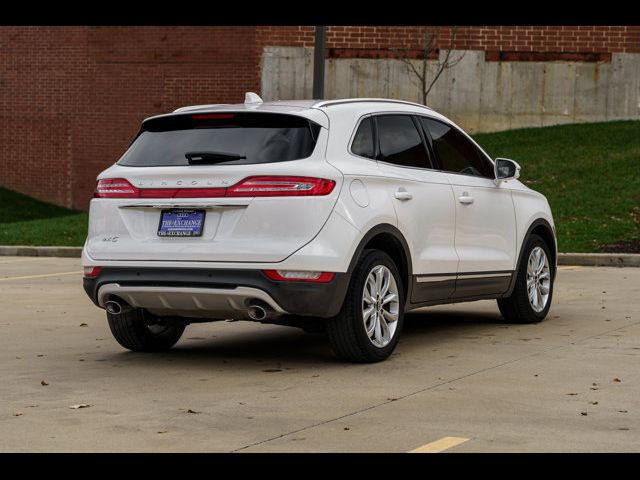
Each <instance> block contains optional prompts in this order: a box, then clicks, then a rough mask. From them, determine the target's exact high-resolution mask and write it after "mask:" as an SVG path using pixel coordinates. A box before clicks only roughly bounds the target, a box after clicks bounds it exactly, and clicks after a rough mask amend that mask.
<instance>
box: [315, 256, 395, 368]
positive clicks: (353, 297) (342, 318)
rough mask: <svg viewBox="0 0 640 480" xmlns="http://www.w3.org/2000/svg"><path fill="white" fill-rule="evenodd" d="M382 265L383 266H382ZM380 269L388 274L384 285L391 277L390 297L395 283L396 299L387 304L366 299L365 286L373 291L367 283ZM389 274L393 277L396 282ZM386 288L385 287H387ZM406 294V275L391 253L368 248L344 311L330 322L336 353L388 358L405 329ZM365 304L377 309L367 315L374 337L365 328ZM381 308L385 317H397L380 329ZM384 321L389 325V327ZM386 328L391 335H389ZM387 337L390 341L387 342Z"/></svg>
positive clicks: (352, 357) (353, 357) (344, 356)
mask: <svg viewBox="0 0 640 480" xmlns="http://www.w3.org/2000/svg"><path fill="white" fill-rule="evenodd" d="M379 267H383V268H382V269H380V268H379ZM376 269H378V270H377V272H378V273H380V274H381V275H385V277H384V278H383V280H382V282H383V287H384V285H385V283H384V282H385V279H388V282H387V283H386V285H388V286H389V290H388V293H387V297H388V296H389V295H390V293H392V290H393V288H394V287H395V289H396V295H397V299H396V301H389V302H388V303H386V304H384V305H383V304H382V303H379V302H378V303H367V300H365V286H366V287H367V292H369V291H370V285H367V280H368V279H369V277H370V275H372V274H373V275H374V279H375V278H376V277H375V273H374V270H376ZM385 269H386V270H385ZM388 274H390V275H391V277H393V282H392V281H391V279H390V277H389V276H388ZM394 283H395V285H394ZM382 290H383V291H384V288H383V289H382ZM366 295H368V293H367V294H366ZM404 298H405V297H404V290H403V283H402V277H401V276H400V273H399V272H398V269H397V267H396V265H395V263H394V262H393V260H392V259H391V257H389V255H387V254H386V253H384V252H381V251H379V250H365V251H364V252H363V253H362V256H361V257H360V259H359V260H358V264H357V265H356V267H355V269H354V271H353V274H352V276H351V282H350V283H349V287H348V289H347V294H346V297H345V300H344V303H343V305H342V308H341V310H340V313H338V315H337V316H336V317H334V318H332V319H329V320H328V321H327V324H326V326H327V335H328V337H329V342H330V344H331V347H332V348H333V351H334V352H335V354H336V356H338V357H339V358H340V359H342V360H346V361H350V362H360V363H367V362H368V363H371V362H380V361H382V360H385V359H386V358H388V357H389V355H391V353H392V352H393V350H394V349H395V347H396V345H397V344H398V340H399V339H400V333H401V332H402V325H403V322H404ZM371 305H373V307H371ZM365 306H366V307H367V309H368V308H373V313H370V314H369V315H368V316H367V319H368V323H367V325H369V328H370V331H371V332H373V333H372V335H373V336H374V337H375V338H374V339H372V338H370V335H369V334H367V330H366V328H365V321H364V311H365ZM378 308H381V309H384V310H385V311H386V312H387V314H384V313H381V315H382V317H383V318H393V317H394V316H395V318H396V320H395V321H391V322H389V323H388V324H387V322H386V320H385V321H384V322H379V324H378V325H379V329H376V328H378V327H374V328H372V327H371V325H376V322H377V320H376V319H377V315H378V312H381V310H378ZM385 315H387V316H385ZM393 324H395V326H393ZM384 325H388V326H387V329H386V330H385V329H384ZM385 332H386V333H387V334H388V335H385ZM378 333H379V334H380V335H379V336H378V335H377V334H378ZM376 341H379V342H380V345H376V344H375V342H376ZM385 341H387V342H388V343H386V344H385V343H384V342H385Z"/></svg>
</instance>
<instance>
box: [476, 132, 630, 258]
mask: <svg viewBox="0 0 640 480" xmlns="http://www.w3.org/2000/svg"><path fill="white" fill-rule="evenodd" d="M474 138H475V139H476V141H477V142H478V143H479V144H480V145H481V146H482V147H483V148H484V149H485V150H486V151H487V153H488V154H489V155H491V156H492V157H493V158H495V157H506V158H511V159H513V160H515V161H517V162H518V163H519V164H520V166H521V167H522V172H521V177H520V180H521V181H523V182H524V183H525V184H526V185H527V186H529V187H531V188H533V189H534V190H537V191H539V192H541V193H543V194H544V195H545V196H546V197H547V199H548V200H549V204H550V205H551V209H552V211H553V217H554V220H555V223H556V229H557V233H558V249H559V251H561V252H598V251H602V250H603V249H604V246H605V245H610V244H614V243H627V242H633V241H636V242H637V241H638V240H640V121H619V122H606V123H587V124H574V125H562V126H553V127H543V128H525V129H519V130H509V131H506V132H498V133H484V134H477V135H475V136H474Z"/></svg>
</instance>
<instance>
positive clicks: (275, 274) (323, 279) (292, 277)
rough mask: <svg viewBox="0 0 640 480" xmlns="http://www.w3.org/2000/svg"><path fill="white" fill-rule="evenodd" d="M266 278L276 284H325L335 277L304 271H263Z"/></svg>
mask: <svg viewBox="0 0 640 480" xmlns="http://www.w3.org/2000/svg"><path fill="white" fill-rule="evenodd" d="M262 272H263V273H264V274H265V275H266V276H267V277H268V278H270V279H271V280H275V281H277V282H316V283H327V282H330V281H331V280H333V277H334V276H335V275H336V274H335V273H333V272H310V271H306V270H300V271H298V270H263V271H262Z"/></svg>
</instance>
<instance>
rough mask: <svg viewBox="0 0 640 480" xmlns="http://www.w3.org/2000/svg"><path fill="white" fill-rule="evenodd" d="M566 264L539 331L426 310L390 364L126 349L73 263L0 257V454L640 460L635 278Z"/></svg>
mask: <svg viewBox="0 0 640 480" xmlns="http://www.w3.org/2000/svg"><path fill="white" fill-rule="evenodd" d="M560 268H561V269H560V271H559V275H558V279H557V283H556V291H555V297H554V299H553V306H552V308H551V311H550V314H549V317H548V318H547V320H545V321H544V322H542V323H540V324H537V325H508V324H506V323H505V322H504V321H503V320H502V318H501V316H500V313H499V312H498V309H497V306H496V304H495V302H493V301H481V302H475V303H467V304H459V305H445V306H441V307H431V308H426V309H421V310H418V311H415V312H412V313H410V314H408V315H407V321H406V325H405V330H404V332H403V335H402V339H401V341H400V344H399V345H398V348H397V349H396V351H395V353H394V354H393V355H392V357H391V358H390V359H389V360H387V361H386V362H383V363H378V364H369V365H354V364H347V363H341V362H339V361H338V360H336V359H335V358H334V356H333V354H332V352H331V350H330V348H329V346H328V343H327V342H326V339H325V338H324V337H323V336H322V335H318V334H307V333H304V332H303V331H302V330H298V329H295V328H288V327H278V326H269V325H261V324H257V323H252V322H233V323H230V322H217V323H212V324H197V325H191V326H189V327H187V330H186V331H185V334H184V336H183V338H182V340H180V342H178V344H177V345H176V347H174V349H173V350H171V351H170V352H167V353H160V354H157V353H156V354H143V353H132V352H128V351H126V350H124V349H122V348H121V347H120V346H119V345H118V344H117V343H116V342H115V340H113V338H112V337H111V333H110V332H109V328H108V326H107V323H106V319H105V314H104V312H103V311H102V310H100V309H98V308H96V307H95V306H94V305H93V304H92V303H91V302H90V300H89V299H88V298H87V297H86V295H85V294H84V291H83V290H82V284H81V283H82V281H81V279H82V274H81V267H80V263H79V259H77V258H55V257H42V258H38V257H0V400H1V401H0V451H3V452H25V451H29V452H43V451H46V452H50V451H53V452H61V451H64V452H66V451H76V452H80V451H82V452H84V451H100V452H102V451H109V452H130V451H136V452H137V451H145V452H146V451H156V452H160V451H162V452H163V451H194V452H199V451H213V452H271V451H274V452H409V451H418V452H425V453H426V452H561V451H570V452H596V451H597V452H612V451H618V452H637V451H640V369H639V368H638V365H639V361H640V268H609V267H567V266H565V267H560Z"/></svg>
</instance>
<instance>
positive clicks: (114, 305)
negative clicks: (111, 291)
mask: <svg viewBox="0 0 640 480" xmlns="http://www.w3.org/2000/svg"><path fill="white" fill-rule="evenodd" d="M104 308H105V310H106V311H107V312H109V313H110V314H112V315H118V314H120V313H122V305H120V304H119V303H118V302H116V301H115V300H109V301H108V302H105V303H104Z"/></svg>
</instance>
